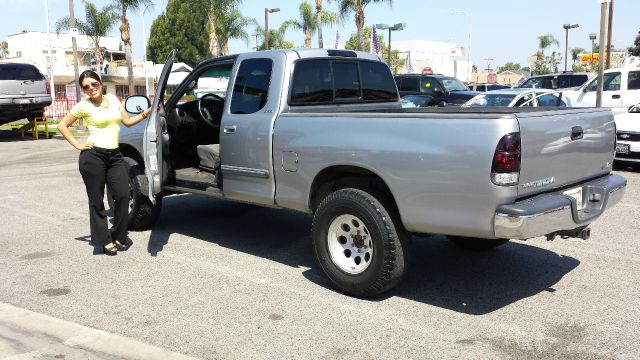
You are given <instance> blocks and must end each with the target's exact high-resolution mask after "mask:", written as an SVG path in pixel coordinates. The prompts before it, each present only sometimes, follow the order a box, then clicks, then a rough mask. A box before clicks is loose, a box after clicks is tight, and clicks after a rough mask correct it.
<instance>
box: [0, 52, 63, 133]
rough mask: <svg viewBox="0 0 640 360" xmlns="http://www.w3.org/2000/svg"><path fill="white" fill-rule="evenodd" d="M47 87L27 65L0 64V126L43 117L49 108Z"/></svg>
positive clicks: (32, 67) (49, 96) (31, 67)
mask: <svg viewBox="0 0 640 360" xmlns="http://www.w3.org/2000/svg"><path fill="white" fill-rule="evenodd" d="M50 93H51V92H50V89H49V84H48V83H47V81H46V80H45V78H44V76H43V75H42V73H40V70H38V68H37V67H35V66H33V65H31V64H17V63H3V64H0V125H2V124H6V123H10V122H12V121H16V120H20V119H24V118H27V119H33V118H36V117H39V116H43V112H44V108H45V107H47V106H49V105H51V95H50Z"/></svg>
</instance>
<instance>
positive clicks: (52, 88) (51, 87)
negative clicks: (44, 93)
mask: <svg viewBox="0 0 640 360" xmlns="http://www.w3.org/2000/svg"><path fill="white" fill-rule="evenodd" d="M44 7H45V18H46V23H47V40H48V43H49V90H50V91H51V105H52V106H51V110H52V111H53V113H52V115H53V118H54V119H55V118H57V117H58V114H57V112H56V83H55V81H54V79H53V51H52V50H51V32H50V31H49V0H44Z"/></svg>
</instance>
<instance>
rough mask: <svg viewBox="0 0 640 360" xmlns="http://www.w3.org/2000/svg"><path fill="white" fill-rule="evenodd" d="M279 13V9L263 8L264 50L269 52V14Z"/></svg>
mask: <svg viewBox="0 0 640 360" xmlns="http://www.w3.org/2000/svg"><path fill="white" fill-rule="evenodd" d="M278 11H280V8H274V9H269V8H264V49H265V50H269V13H274V12H278Z"/></svg>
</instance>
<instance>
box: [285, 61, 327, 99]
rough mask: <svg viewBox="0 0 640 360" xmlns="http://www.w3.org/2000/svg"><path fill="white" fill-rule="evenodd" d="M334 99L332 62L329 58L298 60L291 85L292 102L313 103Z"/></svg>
mask: <svg viewBox="0 0 640 360" xmlns="http://www.w3.org/2000/svg"><path fill="white" fill-rule="evenodd" d="M332 101H333V79H332V76H331V63H330V62H329V61H327V60H304V61H298V62H297V63H296V67H295V71H294V73H293V81H292V85H291V104H292V105H313V104H322V103H330V102H332Z"/></svg>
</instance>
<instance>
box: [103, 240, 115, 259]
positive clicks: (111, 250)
mask: <svg viewBox="0 0 640 360" xmlns="http://www.w3.org/2000/svg"><path fill="white" fill-rule="evenodd" d="M112 244H113V245H114V247H112V248H107V245H104V246H103V247H102V250H104V254H105V255H107V256H114V255H118V247H117V246H115V243H112Z"/></svg>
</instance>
